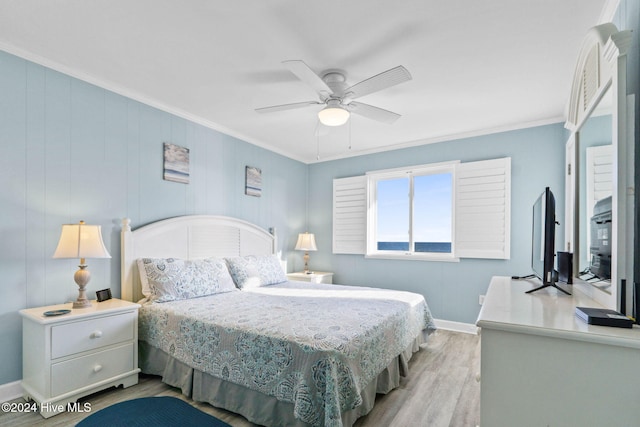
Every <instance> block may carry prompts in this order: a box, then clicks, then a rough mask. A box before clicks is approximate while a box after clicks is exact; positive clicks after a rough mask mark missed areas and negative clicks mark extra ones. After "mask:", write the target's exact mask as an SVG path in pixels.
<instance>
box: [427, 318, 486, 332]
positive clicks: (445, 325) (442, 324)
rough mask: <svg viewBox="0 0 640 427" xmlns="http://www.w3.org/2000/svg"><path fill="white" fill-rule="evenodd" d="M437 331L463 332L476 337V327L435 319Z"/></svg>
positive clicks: (469, 324)
mask: <svg viewBox="0 0 640 427" xmlns="http://www.w3.org/2000/svg"><path fill="white" fill-rule="evenodd" d="M434 321H435V323H436V326H437V327H438V329H445V330H447V331H454V332H463V333H465V334H473V335H478V327H477V326H476V325H474V324H473V323H461V322H452V321H451V320H442V319H435V320H434Z"/></svg>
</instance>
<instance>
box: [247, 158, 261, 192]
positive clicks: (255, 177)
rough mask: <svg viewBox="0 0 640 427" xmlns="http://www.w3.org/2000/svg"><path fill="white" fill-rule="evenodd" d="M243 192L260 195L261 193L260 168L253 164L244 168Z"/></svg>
mask: <svg viewBox="0 0 640 427" xmlns="http://www.w3.org/2000/svg"><path fill="white" fill-rule="evenodd" d="M244 194H246V195H247V196H254V197H260V196H261V195H262V170H260V169H259V168H256V167H253V166H247V167H246V168H245V185H244Z"/></svg>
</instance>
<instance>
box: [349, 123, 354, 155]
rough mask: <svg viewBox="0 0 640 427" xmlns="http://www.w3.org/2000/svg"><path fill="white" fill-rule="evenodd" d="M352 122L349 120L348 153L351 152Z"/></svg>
mask: <svg viewBox="0 0 640 427" xmlns="http://www.w3.org/2000/svg"><path fill="white" fill-rule="evenodd" d="M352 121H353V120H349V151H351V122H352Z"/></svg>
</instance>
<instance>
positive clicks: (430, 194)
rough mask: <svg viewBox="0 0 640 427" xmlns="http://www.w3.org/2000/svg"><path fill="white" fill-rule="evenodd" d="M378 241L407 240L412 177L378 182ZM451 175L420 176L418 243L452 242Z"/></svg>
mask: <svg viewBox="0 0 640 427" xmlns="http://www.w3.org/2000/svg"><path fill="white" fill-rule="evenodd" d="M377 192H378V194H377V203H378V240H379V241H381V242H407V241H408V240H409V238H408V234H407V232H408V230H409V179H408V178H398V179H390V180H384V181H378V188H377ZM451 197H452V177H451V174H448V173H445V174H434V175H420V176H416V177H415V180H414V212H415V213H414V234H415V241H416V242H450V241H451V206H452V203H451Z"/></svg>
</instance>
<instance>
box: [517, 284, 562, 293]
mask: <svg viewBox="0 0 640 427" xmlns="http://www.w3.org/2000/svg"><path fill="white" fill-rule="evenodd" d="M544 288H556V289H557V290H559V291H562V292H564V293H565V294H567V295H571V293H570V292H568V291H565V290H564V289H562V288H561V287H560V286H558V285H556V284H555V283H545V284H543V285H542V286H538V287H537V288H535V289H531V290H530V291H527V292H525V294H530V293H532V292H535V291H539V290H540V289H544Z"/></svg>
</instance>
